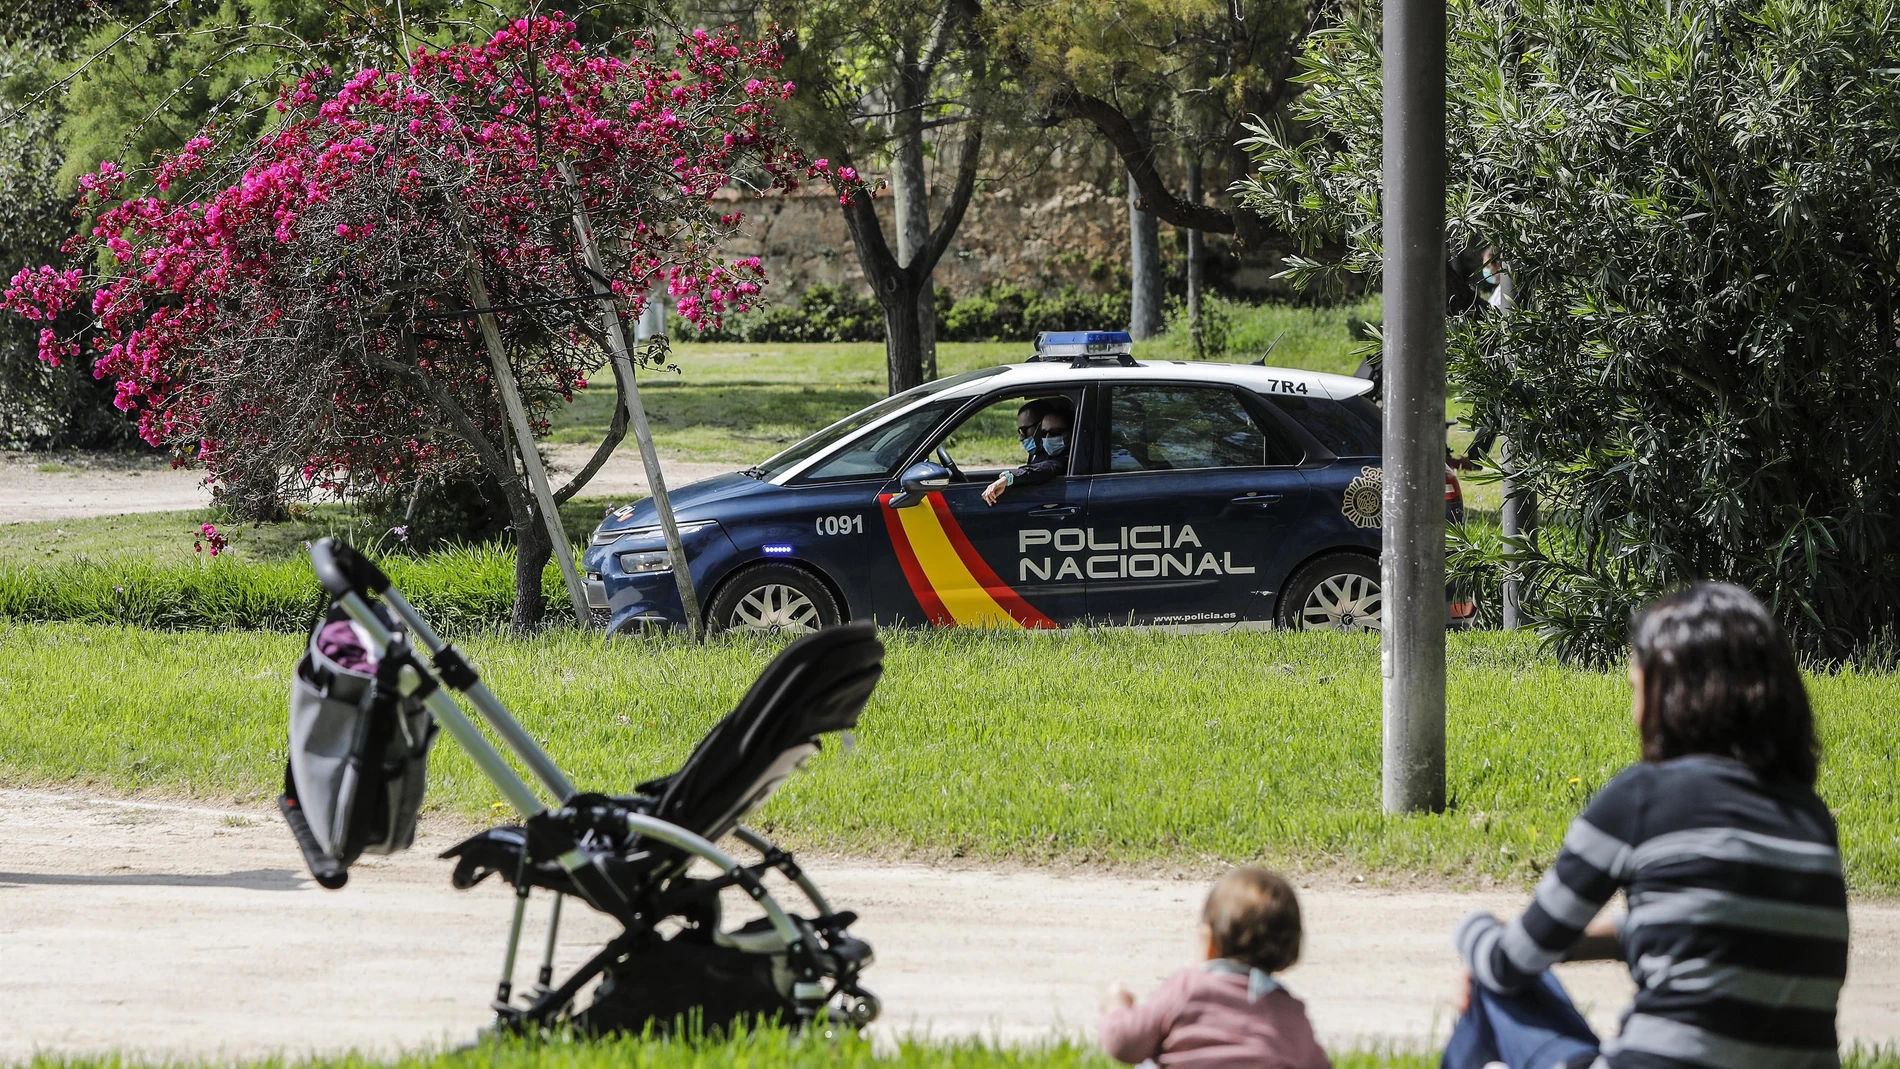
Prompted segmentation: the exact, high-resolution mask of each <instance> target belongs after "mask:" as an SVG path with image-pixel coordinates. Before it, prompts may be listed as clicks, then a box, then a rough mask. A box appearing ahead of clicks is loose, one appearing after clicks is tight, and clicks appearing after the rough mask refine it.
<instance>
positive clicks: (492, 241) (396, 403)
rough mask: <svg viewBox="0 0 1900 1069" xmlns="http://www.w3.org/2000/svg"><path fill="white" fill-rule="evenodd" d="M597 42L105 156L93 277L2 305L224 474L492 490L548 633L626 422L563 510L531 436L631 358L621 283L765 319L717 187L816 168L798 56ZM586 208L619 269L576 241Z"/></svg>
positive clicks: (369, 74) (579, 479) (428, 65)
mask: <svg viewBox="0 0 1900 1069" xmlns="http://www.w3.org/2000/svg"><path fill="white" fill-rule="evenodd" d="M574 30H575V26H574V25H573V24H572V23H569V22H565V21H562V20H556V19H548V18H535V19H522V20H518V21H516V22H515V23H513V24H512V26H510V27H508V28H504V29H502V30H499V31H497V32H496V33H495V35H494V36H493V37H492V38H491V39H490V40H489V41H488V42H486V43H484V44H482V45H479V46H473V45H457V46H452V47H450V48H447V49H440V50H418V51H417V53H416V59H415V62H414V64H413V66H408V67H403V68H399V69H395V70H388V71H385V70H379V69H376V68H367V69H364V70H361V71H357V72H355V73H354V74H350V75H348V76H347V77H346V76H344V75H343V74H341V73H338V72H334V71H332V70H331V69H330V68H328V67H325V68H322V69H320V70H318V71H315V72H312V73H310V74H309V75H307V76H306V77H304V78H303V79H301V80H299V81H298V82H297V83H296V84H295V85H294V86H290V87H286V89H285V91H284V93H283V95H282V96H281V98H280V100H279V105H278V106H279V109H280V110H281V111H282V113H283V116H282V121H281V122H280V123H279V124H277V125H276V126H274V127H273V128H271V129H270V130H268V131H266V132H265V133H264V134H262V135H260V136H258V137H255V138H245V137H230V138H226V139H218V138H216V137H214V136H207V135H201V136H199V137H194V138H192V139H190V140H188V141H186V142H185V143H184V145H183V146H181V148H180V150H179V151H178V152H177V153H173V154H166V155H161V156H159V157H158V158H157V159H155V160H154V161H153V164H154V166H153V167H152V168H151V169H150V170H149V171H141V172H127V171H125V170H122V169H120V168H119V167H118V166H116V165H114V164H111V163H106V164H102V165H100V168H99V170H98V171H97V172H96V173H95V174H93V175H90V176H86V177H85V178H84V179H83V180H82V187H83V188H84V189H85V191H86V195H87V198H88V199H89V200H90V201H91V204H90V205H89V207H90V208H91V210H94V211H97V212H98V214H97V216H96V219H95V221H94V225H93V226H92V227H91V229H90V230H89V231H87V232H85V233H84V234H83V235H82V236H81V237H80V238H79V239H76V240H75V241H74V242H73V244H72V246H71V247H72V248H73V250H74V252H75V254H76V255H75V259H74V261H73V262H72V264H71V265H70V266H66V267H64V268H63V269H62V268H59V267H55V266H53V265H50V264H49V265H45V266H42V267H40V268H38V269H37V270H22V271H20V272H19V273H18V274H17V275H15V276H14V277H13V279H12V281H11V283H10V284H9V286H8V288H7V289H6V291H5V293H4V299H3V300H0V306H4V307H6V308H7V309H9V310H10V311H12V312H14V313H16V314H18V315H19V316H21V317H22V318H24V319H27V320H30V321H34V322H43V321H45V320H47V319H49V318H54V317H58V316H61V315H64V314H67V313H68V312H69V311H70V310H71V309H74V308H89V309H90V310H91V312H92V318H93V319H94V320H95V322H94V324H93V328H92V330H91V331H90V332H89V333H88V334H87V336H85V337H83V338H80V339H74V338H72V337H71V336H68V335H63V334H61V333H60V332H58V331H46V332H43V333H42V334H41V337H40V356H41V358H42V359H43V360H46V361H47V362H48V363H63V362H66V361H72V360H76V359H78V358H79V357H80V355H81V352H82V349H81V344H82V343H83V344H84V345H85V346H86V347H87V348H90V349H91V351H92V354H93V355H94V356H95V357H96V361H95V362H94V367H95V370H96V372H97V373H99V374H101V375H105V376H108V377H110V378H112V379H113V380H114V385H115V386H116V388H117V390H118V396H119V400H120V403H121V404H122V405H124V406H125V407H127V408H129V409H132V410H134V411H136V412H137V413H138V416H139V429H140V432H141V434H142V435H143V436H144V438H145V439H146V441H148V442H149V443H151V444H152V445H155V446H164V447H169V448H171V449H172V450H174V451H175V452H177V453H178V454H180V455H185V456H195V457H196V458H198V459H199V460H201V461H202V462H203V463H204V464H205V466H206V467H207V468H208V469H209V472H210V477H211V479H212V480H214V481H217V482H227V481H228V479H229V476H230V474H231V473H233V472H237V473H239V474H243V475H248V474H252V473H256V472H260V471H261V472H267V473H270V474H271V476H272V477H273V479H272V482H273V485H272V486H271V489H272V490H274V491H277V492H281V493H284V494H293V493H298V492H305V493H307V492H308V491H309V490H310V489H311V488H312V487H315V488H319V489H324V490H330V491H336V492H342V493H346V494H350V495H355V494H357V493H360V492H363V491H365V490H372V491H373V490H375V489H376V488H378V487H382V486H387V485H388V484H389V483H391V482H399V483H404V484H408V483H414V482H418V481H420V480H421V479H423V478H424V477H428V476H438V477H439V476H443V475H460V474H464V473H468V472H482V473H484V474H486V475H487V476H488V477H489V478H491V479H493V480H494V481H495V482H496V483H497V484H498V485H499V486H500V487H501V489H502V491H503V493H504V494H505V496H506V497H507V507H508V510H509V513H510V516H511V519H512V520H513V526H514V530H515V536H516V539H517V541H518V544H519V547H520V549H519V553H518V554H517V563H516V605H515V624H516V626H517V627H518V628H523V629H525V628H530V627H533V626H535V625H536V624H538V623H539V622H540V620H541V617H542V615H543V613H544V612H545V605H544V602H543V599H542V595H541V575H542V570H543V568H544V567H545V565H546V563H547V561H548V559H549V555H550V551H551V549H552V543H551V541H550V539H551V537H552V536H551V535H550V534H549V533H548V532H547V531H546V530H545V529H544V524H545V523H546V521H549V520H550V519H551V517H552V513H553V509H552V505H554V504H558V503H559V501H561V500H563V499H565V498H566V497H567V496H569V495H571V494H572V493H574V492H575V491H576V490H578V489H579V488H580V486H582V485H584V484H585V483H586V481H587V479H588V478H590V477H591V476H592V475H593V474H594V472H596V471H597V470H598V469H599V467H600V466H601V464H602V463H604V462H605V460H606V458H607V455H608V454H609V453H610V452H611V450H612V449H613V447H614V445H615V444H617V442H618V440H619V438H620V436H621V434H623V433H624V430H625V427H624V424H622V423H619V422H618V421H616V424H615V426H614V427H613V428H612V430H611V431H610V433H609V435H608V437H607V440H606V441H604V442H603V443H602V444H601V446H600V448H599V449H598V450H597V451H596V452H595V454H594V458H593V460H592V461H591V462H590V463H589V464H588V465H587V466H586V467H585V468H583V469H582V470H581V472H580V473H578V474H577V475H576V476H575V478H574V480H573V481H572V482H570V483H569V485H568V486H567V487H566V488H565V489H563V490H562V491H561V492H560V493H557V494H552V495H551V496H552V498H553V500H552V501H551V502H550V501H548V500H546V496H547V495H544V496H543V500H541V501H538V502H537V501H536V500H535V493H536V490H535V489H534V488H531V487H530V486H529V485H527V484H525V483H524V481H523V480H522V479H521V477H520V476H519V475H518V474H517V473H516V469H515V467H514V460H513V457H512V455H511V450H510V445H509V436H508V430H507V428H508V426H509V424H511V423H512V424H513V425H514V429H515V432H516V434H515V437H516V441H517V444H518V445H519V446H520V448H521V450H522V451H523V459H524V461H529V462H532V459H533V453H532V449H533V446H532V443H531V441H530V440H529V439H530V438H531V435H532V433H534V432H540V433H545V431H546V420H547V417H548V415H549V414H550V413H551V412H552V411H553V410H554V409H555V407H556V406H558V405H559V404H562V403H564V402H567V401H571V400H572V399H573V395H574V392H575V391H576V390H577V389H578V388H580V387H581V386H584V385H585V379H586V376H587V375H588V374H589V373H591V372H593V371H595V370H598V369H599V368H600V367H601V366H602V364H603V363H605V361H606V359H607V357H606V353H605V349H606V348H607V344H606V343H605V342H604V341H603V334H611V333H613V332H614V331H615V327H614V326H613V325H611V324H610V322H609V321H608V320H607V319H606V318H605V317H617V316H620V315H621V314H622V309H621V307H620V306H619V301H617V300H613V299H606V300H603V299H601V298H600V297H598V296H595V294H597V293H598V290H597V289H596V286H597V285H598V286H601V287H606V288H607V290H608V294H609V295H610V298H625V299H626V300H627V301H632V300H636V299H639V298H642V297H648V296H649V295H657V293H658V292H659V290H660V289H661V288H663V289H664V290H665V292H666V293H668V294H669V295H670V296H672V297H675V298H676V299H677V307H678V310H679V313H680V315H682V316H683V317H685V318H687V319H689V320H693V321H699V320H702V319H706V318H709V317H710V318H716V317H717V316H718V315H719V313H720V312H722V311H723V310H725V309H727V308H733V309H736V310H743V309H744V307H745V306H746V303H747V302H748V301H749V300H751V299H752V295H754V294H756V293H758V292H759V282H760V281H761V279H760V264H759V261H758V259H757V258H747V259H744V260H739V261H735V262H726V261H724V260H722V259H720V258H719V248H720V246H721V245H722V244H723V243H724V242H725V241H727V240H729V239H730V237H731V235H732V233H733V231H734V229H735V227H736V225H737V223H738V221H739V220H738V216H737V215H736V214H734V213H731V212H725V211H723V210H722V205H721V203H720V202H719V201H718V200H716V196H717V194H718V193H719V192H720V190H722V189H723V188H725V187H726V186H727V185H728V184H729V183H733V182H743V183H748V184H750V185H752V186H753V187H755V188H759V189H766V188H772V187H776V186H778V185H781V184H783V183H784V182H787V181H789V179H790V174H789V169H790V167H791V166H792V165H793V164H794V162H795V161H794V159H793V158H792V157H790V156H789V155H787V154H786V153H785V152H784V151H783V146H782V142H781V141H780V140H779V139H778V138H777V136H776V135H775V127H774V124H773V122H772V112H773V110H774V109H775V107H776V106H777V104H778V103H779V102H780V101H781V100H782V98H783V97H784V96H786V95H789V94H790V92H791V86H790V85H789V84H787V83H783V82H781V81H780V80H779V78H778V76H777V70H776V68H777V66H778V55H777V53H776V50H775V49H774V48H773V47H772V46H771V45H770V44H766V45H763V46H759V47H753V46H749V45H747V44H745V43H744V42H741V41H739V40H738V39H736V38H735V37H733V36H731V35H726V34H707V33H705V32H704V31H696V32H695V33H693V34H692V35H691V36H688V37H685V38H682V39H680V40H679V41H677V42H676V43H675V46H674V48H672V49H671V50H670V51H671V53H672V55H671V56H668V55H667V51H668V50H664V49H661V48H658V47H656V44H655V42H654V41H652V40H651V39H650V38H638V37H635V38H631V39H630V40H628V41H626V42H624V46H623V47H622V48H618V49H614V50H611V51H608V50H603V49H599V48H590V47H587V46H585V45H583V44H582V43H581V42H579V41H578V40H576V39H575V38H574V37H573V32H574ZM622 56H625V57H626V58H624V59H623V58H621V57H622ZM662 57H665V58H662ZM676 64H677V65H676ZM167 192H175V194H182V195H174V196H173V198H172V199H169V200H167V199H164V198H162V197H161V196H159V195H158V194H164V193H167ZM582 210H584V211H585V212H586V214H587V215H588V216H590V217H591V219H592V222H591V224H590V225H591V227H592V229H593V230H594V232H595V233H596V234H597V235H598V236H599V237H600V238H601V239H602V240H601V242H600V249H601V251H602V252H603V254H604V255H603V256H602V258H601V261H600V265H601V269H600V270H599V271H596V270H594V269H593V267H592V265H593V264H594V263H595V258H594V257H593V256H592V255H588V254H587V253H586V251H585V250H582V249H580V248H577V238H576V233H575V230H574V226H575V223H574V220H575V219H576V217H577V215H578V214H579V213H580V212H581V211H582ZM89 270H90V271H93V272H95V273H93V274H92V275H91V276H90V277H88V271H89ZM87 291H91V293H90V295H89V296H88V294H87ZM621 381H622V384H623V385H624V378H623V379H622V380H621ZM530 421H532V422H533V423H534V424H538V426H532V427H530Z"/></svg>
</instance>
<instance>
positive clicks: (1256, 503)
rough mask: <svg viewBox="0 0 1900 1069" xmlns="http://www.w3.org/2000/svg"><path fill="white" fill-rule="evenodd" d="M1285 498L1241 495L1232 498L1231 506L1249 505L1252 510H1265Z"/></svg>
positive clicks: (1281, 496) (1267, 495)
mask: <svg viewBox="0 0 1900 1069" xmlns="http://www.w3.org/2000/svg"><path fill="white" fill-rule="evenodd" d="M1285 497H1286V495H1285V494H1258V493H1255V494H1242V495H1240V496H1239V497H1237V498H1234V500H1233V504H1236V505H1250V506H1252V507H1254V508H1266V507H1267V506H1269V505H1277V504H1279V503H1280V501H1281V500H1282V499H1283V498H1285Z"/></svg>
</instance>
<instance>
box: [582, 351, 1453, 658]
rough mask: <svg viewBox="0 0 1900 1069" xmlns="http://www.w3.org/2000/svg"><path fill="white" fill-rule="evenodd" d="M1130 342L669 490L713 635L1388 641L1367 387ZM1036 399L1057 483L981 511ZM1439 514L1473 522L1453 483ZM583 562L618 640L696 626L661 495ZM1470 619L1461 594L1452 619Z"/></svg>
mask: <svg viewBox="0 0 1900 1069" xmlns="http://www.w3.org/2000/svg"><path fill="white" fill-rule="evenodd" d="M1131 352H1132V345H1131V343H1130V341H1129V338H1128V335H1127V334H1125V333H1120V332H1099V331H1098V332H1069V333H1061V334H1056V333H1045V334H1044V335H1042V337H1041V338H1040V339H1038V346H1037V354H1036V356H1035V357H1034V358H1032V359H1031V360H1029V361H1028V362H1025V363H1021V364H1014V365H1008V366H1003V367H992V368H985V369H983V370H981V371H971V372H968V373H966V374H962V375H956V376H953V377H950V378H946V379H940V380H938V381H935V382H931V383H926V384H925V385H923V386H919V387H917V388H916V389H913V390H908V391H905V392H904V393H901V394H898V395H896V396H893V397H889V398H886V399H884V400H882V401H880V402H878V403H876V404H874V405H871V406H870V407H868V408H865V409H864V410H862V411H860V412H857V413H854V414H852V415H851V416H848V417H846V418H845V419H842V420H840V421H838V422H837V423H834V424H832V425H831V426H829V427H826V428H825V429H823V430H821V431H819V432H818V433H816V434H813V435H812V436H811V437H809V438H806V439H805V440H803V441H801V442H799V443H798V444H796V445H794V446H792V447H791V448H789V449H787V450H785V451H784V452H782V453H780V454H778V455H777V456H775V457H772V458H771V459H770V460H767V461H765V462H764V463H762V464H760V465H759V466H757V467H755V468H750V469H748V470H746V471H742V472H736V473H733V474H730V475H724V476H720V477H718V478H714V479H708V480H705V481H702V482H697V483H693V484H691V485H689V486H684V487H681V488H679V489H677V490H674V491H673V493H672V495H671V496H672V504H673V509H674V512H675V515H676V518H677V520H678V524H679V531H680V536H681V539H682V541H683V543H684V546H685V550H686V555H687V559H688V561H689V563H690V566H691V570H692V580H693V585H694V589H695V590H696V591H697V592H698V593H699V598H700V600H701V604H702V606H703V608H704V611H705V613H706V619H705V624H706V625H707V627H708V628H709V629H711V630H715V631H717V630H758V631H768V632H802V631H807V630H811V629H815V628H820V627H826V626H829V625H832V624H835V623H838V622H840V621H843V620H875V621H877V622H879V623H883V624H912V625H959V626H971V627H1004V628H1051V627H1066V626H1069V625H1071V624H1077V623H1083V622H1093V623H1117V624H1140V625H1148V626H1155V627H1165V628H1172V629H1180V630H1219V629H1226V628H1233V627H1266V626H1280V627H1288V628H1333V629H1352V630H1371V629H1377V628H1378V627H1379V621H1380V610H1381V597H1380V585H1379V563H1378V554H1379V544H1380V531H1379V524H1380V504H1381V486H1380V461H1379V452H1380V413H1379V409H1378V408H1377V406H1375V405H1374V404H1373V403H1372V402H1371V401H1370V400H1368V399H1367V398H1366V396H1365V394H1366V393H1367V392H1368V391H1369V390H1370V389H1371V388H1372V384H1371V383H1370V382H1367V381H1366V380H1363V379H1355V378H1347V377H1344V376H1339V375H1325V374H1317V373H1314V372H1308V371H1294V370H1290V369H1286V368H1272V367H1262V366H1257V365H1249V364H1224V363H1206V362H1192V363H1190V362H1183V361H1136V360H1134V359H1133V358H1132V356H1131ZM1035 402H1041V403H1042V404H1041V406H1040V408H1038V409H1032V411H1039V410H1046V409H1056V410H1061V411H1065V412H1066V413H1068V414H1069V415H1070V416H1071V418H1072V423H1073V428H1072V431H1071V432H1070V433H1069V434H1068V435H1066V436H1065V437H1066V438H1067V439H1068V441H1069V448H1067V449H1066V456H1067V468H1066V474H1061V475H1058V476H1057V477H1054V478H1051V479H1049V480H1048V481H1045V482H1041V483H1039V484H1036V485H1012V486H1010V487H1009V488H1008V489H1007V490H1005V491H1004V492H1003V493H1002V495H1001V496H1000V497H998V498H997V499H996V501H995V504H993V505H992V504H988V503H986V502H985V500H984V490H985V488H986V487H987V486H989V485H990V484H991V483H992V482H994V481H995V480H996V478H997V477H998V475H999V474H1000V473H1001V472H1003V471H1006V470H1009V469H1011V468H1014V467H1016V466H1018V465H1020V464H1022V463H1023V460H1024V456H1025V453H1024V449H1023V446H1022V443H1023V441H1024V440H1026V439H1025V438H1024V437H1023V436H1024V434H1025V432H1024V431H1021V430H1019V429H1018V418H1017V416H1018V412H1019V411H1022V410H1024V408H1025V406H1030V405H1032V403H1035ZM1033 436H1034V435H1033V433H1031V434H1030V437H1033ZM1445 502H1446V508H1447V510H1448V512H1449V514H1450V517H1451V518H1452V519H1453V520H1454V521H1456V520H1458V519H1460V518H1462V517H1461V513H1462V505H1461V502H1460V496H1459V488H1458V484H1457V480H1456V479H1455V478H1454V477H1453V476H1452V475H1451V474H1450V472H1449V471H1448V472H1447V473H1446V479H1445ZM583 568H584V570H585V571H586V572H587V585H588V591H589V599H590V601H591V602H592V603H593V605H594V607H595V608H596V609H597V610H605V611H606V613H607V615H608V627H609V628H610V629H611V630H614V631H629V630H638V629H642V628H645V627H651V626H659V625H678V624H681V623H683V622H684V614H683V611H682V609H681V603H680V598H679V594H678V588H677V586H676V583H675V581H674V577H673V574H672V571H671V568H672V565H671V561H670V559H669V557H668V554H667V551H666V544H665V541H664V538H663V536H662V534H661V531H660V528H659V526H658V519H657V515H656V513H655V509H654V506H653V503H652V501H651V500H647V501H642V502H640V503H638V504H635V505H629V506H626V507H623V508H620V509H618V510H616V511H614V512H613V513H611V514H610V515H609V516H608V517H607V519H606V521H605V522H603V523H602V524H601V525H600V527H599V528H598V529H597V530H595V532H594V534H593V537H592V539H591V544H590V545H589V546H588V548H587V551H586V553H585V556H584V557H583ZM1472 609H1473V607H1472V606H1471V605H1470V604H1469V603H1460V602H1457V601H1453V602H1452V604H1451V605H1450V608H1449V615H1450V616H1451V617H1452V622H1453V623H1454V624H1456V623H1459V622H1461V621H1465V620H1468V619H1469V618H1470V617H1471V615H1472Z"/></svg>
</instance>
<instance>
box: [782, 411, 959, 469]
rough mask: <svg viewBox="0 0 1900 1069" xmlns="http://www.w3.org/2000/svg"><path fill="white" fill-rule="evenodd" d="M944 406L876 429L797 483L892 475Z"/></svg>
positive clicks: (932, 425)
mask: <svg viewBox="0 0 1900 1069" xmlns="http://www.w3.org/2000/svg"><path fill="white" fill-rule="evenodd" d="M948 408H949V406H948V405H942V404H937V405H925V406H924V407H923V408H920V409H918V410H917V411H915V412H912V413H910V414H908V415H905V416H900V417H899V418H897V419H894V420H892V421H891V422H889V423H887V424H885V425H884V426H882V427H878V428H876V429H875V430H873V431H871V432H870V433H868V434H866V435H865V436H864V437H862V438H859V439H858V440H857V441H855V442H852V443H851V444H849V445H847V446H845V447H844V448H843V449H841V450H839V451H838V452H837V453H835V454H833V455H832V456H830V457H827V458H826V459H824V460H821V461H819V462H818V463H817V464H815V465H813V466H812V467H811V468H810V469H809V470H808V471H806V472H805V474H804V475H803V476H801V477H800V480H799V481H800V482H836V481H838V480H841V479H869V478H875V477H884V476H890V475H895V474H896V473H897V466H898V465H899V464H902V463H903V462H904V458H905V457H907V456H909V455H910V452H911V450H912V448H913V447H915V446H916V444H917V441H918V439H920V438H922V437H923V436H924V435H925V434H926V433H927V432H928V431H929V430H930V428H932V427H934V426H936V425H937V421H938V420H940V419H942V418H943V415H944V412H945V411H946V410H947V409H948Z"/></svg>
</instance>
